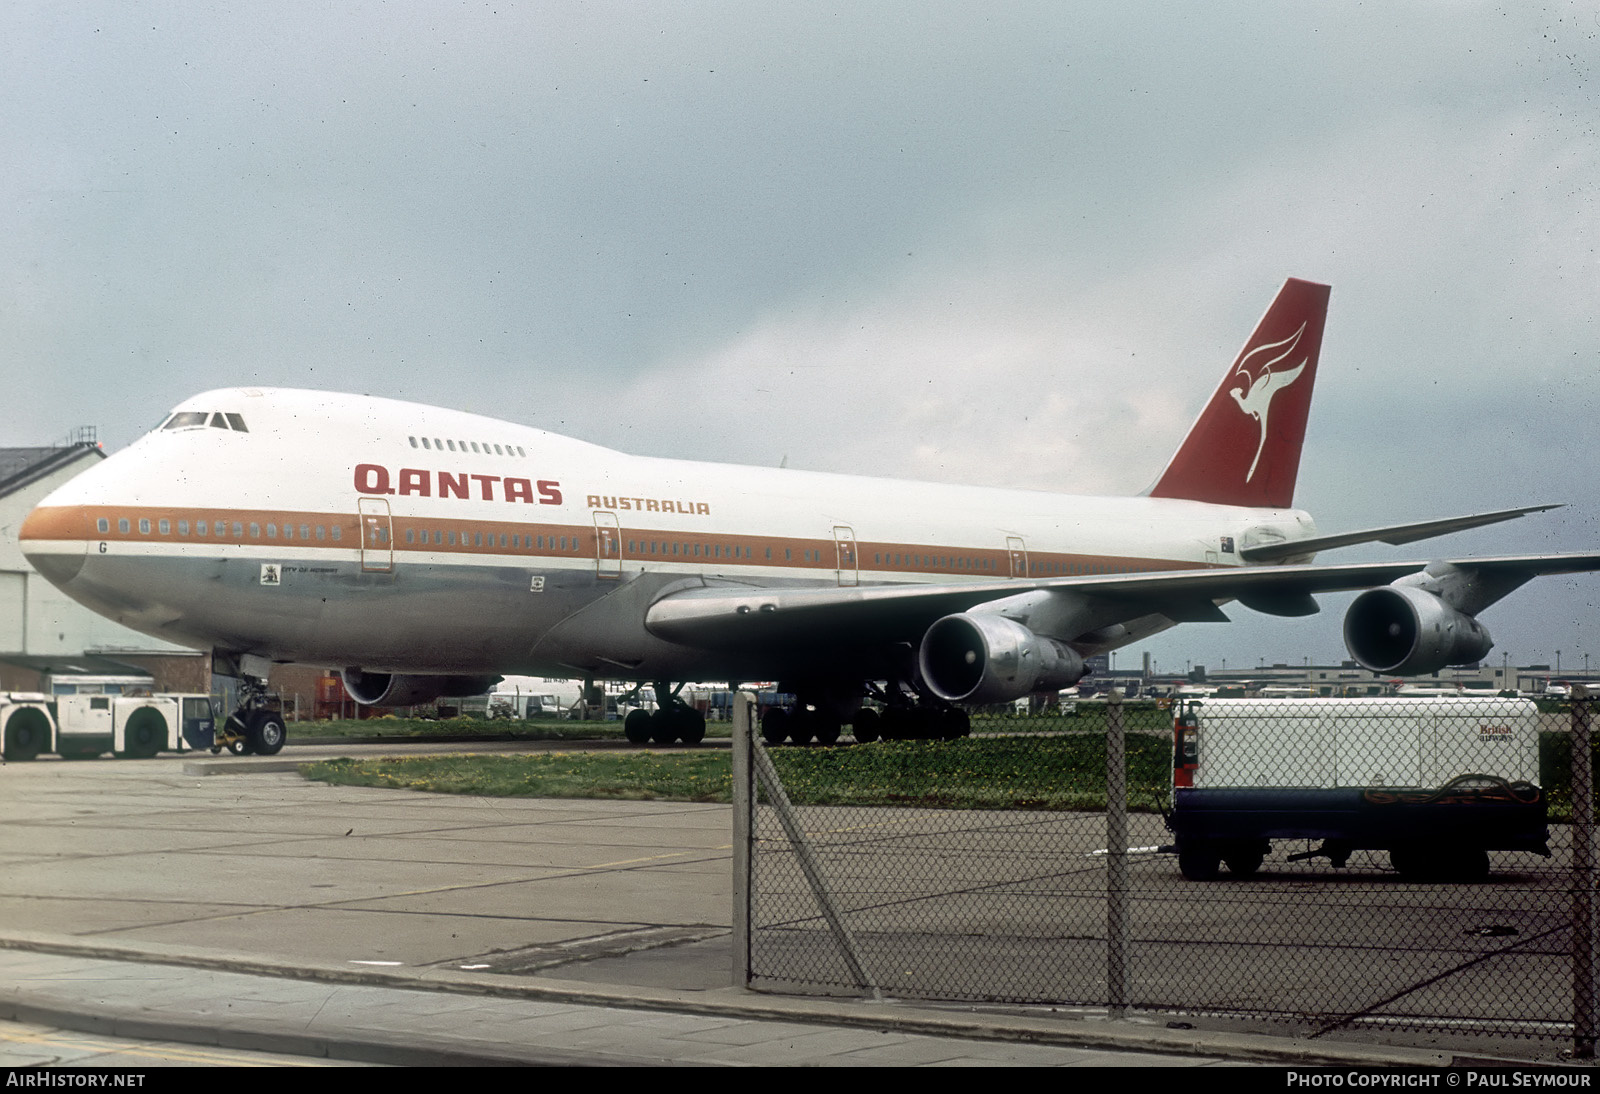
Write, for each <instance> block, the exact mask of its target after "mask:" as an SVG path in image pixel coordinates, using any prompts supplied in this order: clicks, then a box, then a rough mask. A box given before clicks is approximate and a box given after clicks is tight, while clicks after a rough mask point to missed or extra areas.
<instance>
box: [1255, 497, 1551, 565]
mask: <svg viewBox="0 0 1600 1094" xmlns="http://www.w3.org/2000/svg"><path fill="white" fill-rule="evenodd" d="M1560 508H1561V506H1560V505H1525V506H1523V507H1522V508H1520V509H1497V510H1495V511H1494V512H1493V513H1473V514H1472V515H1470V516H1465V517H1445V518H1443V519H1441V520H1424V521H1420V522H1418V523H1416V524H1391V525H1389V526H1388V527H1385V528H1368V529H1367V530H1366V531H1363V532H1342V533H1340V534H1339V535H1336V536H1313V537H1312V538H1310V539H1291V540H1284V541H1283V542H1282V543H1264V544H1261V545H1260V546H1256V547H1246V548H1244V549H1243V550H1241V551H1240V552H1239V557H1240V558H1242V559H1244V560H1245V561H1246V562H1252V563H1261V562H1276V561H1277V560H1279V559H1283V558H1299V557H1301V556H1305V555H1314V554H1316V553H1317V552H1319V551H1331V550H1333V548H1335V547H1350V546H1352V545H1354V544H1357V543H1387V544H1390V545H1391V546H1399V545H1400V544H1402V543H1415V542H1416V541H1417V540H1420V539H1431V538H1433V537H1434V536H1443V535H1448V534H1449V533H1451V532H1462V531H1465V530H1466V529H1468V528H1481V527H1483V526H1484V525H1485V524H1498V523H1500V522H1501V521H1503V520H1515V519H1516V518H1517V517H1520V516H1526V515H1527V514H1528V513H1542V512H1544V511H1545V510H1546V509H1560Z"/></svg>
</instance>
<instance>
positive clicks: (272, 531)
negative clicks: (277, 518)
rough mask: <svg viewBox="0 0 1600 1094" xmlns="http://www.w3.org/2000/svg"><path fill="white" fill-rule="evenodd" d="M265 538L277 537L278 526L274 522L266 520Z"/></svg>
mask: <svg viewBox="0 0 1600 1094" xmlns="http://www.w3.org/2000/svg"><path fill="white" fill-rule="evenodd" d="M267 538H268V539H277V538H278V526H277V525H276V524H273V523H271V522H268V524H267Z"/></svg>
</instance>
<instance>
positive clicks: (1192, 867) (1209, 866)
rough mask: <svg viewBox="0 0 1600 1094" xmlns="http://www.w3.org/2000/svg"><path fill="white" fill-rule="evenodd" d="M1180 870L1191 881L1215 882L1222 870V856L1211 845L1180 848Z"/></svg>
mask: <svg viewBox="0 0 1600 1094" xmlns="http://www.w3.org/2000/svg"><path fill="white" fill-rule="evenodd" d="M1178 870H1179V871H1180V872H1181V873H1182V874H1183V876H1184V877H1186V878H1188V879H1189V880H1190V881H1215V880H1217V875H1218V874H1219V873H1221V870H1222V855H1221V854H1219V853H1218V851H1217V849H1216V848H1215V847H1212V846H1210V845H1209V844H1200V845H1199V846H1195V847H1180V848H1178Z"/></svg>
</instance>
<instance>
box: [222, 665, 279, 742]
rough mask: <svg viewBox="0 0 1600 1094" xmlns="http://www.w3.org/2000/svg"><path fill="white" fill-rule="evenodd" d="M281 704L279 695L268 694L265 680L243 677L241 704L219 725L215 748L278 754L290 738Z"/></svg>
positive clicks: (240, 680) (240, 694)
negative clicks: (279, 707)
mask: <svg viewBox="0 0 1600 1094" xmlns="http://www.w3.org/2000/svg"><path fill="white" fill-rule="evenodd" d="M278 705H279V701H278V697H277V696H275V695H268V694H267V688H266V681H265V680H261V679H258V678H256V677H254V676H241V677H239V706H238V707H237V708H236V709H235V710H234V711H233V713H232V714H229V715H228V717H227V718H226V719H224V720H223V722H222V724H221V725H220V726H218V727H217V735H216V739H215V740H214V741H213V742H212V745H211V751H212V752H213V753H218V752H221V751H222V750H223V749H224V748H226V749H227V750H228V751H229V752H231V753H233V754H234V755H235V756H250V755H256V756H276V755H277V754H278V753H279V752H281V751H283V746H284V743H285V742H286V741H288V739H289V729H288V727H287V726H286V725H285V724H284V721H283V713H282V712H281V711H280V710H279V709H278Z"/></svg>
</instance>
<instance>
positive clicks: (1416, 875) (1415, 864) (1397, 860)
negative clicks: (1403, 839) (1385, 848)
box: [1389, 847, 1427, 881]
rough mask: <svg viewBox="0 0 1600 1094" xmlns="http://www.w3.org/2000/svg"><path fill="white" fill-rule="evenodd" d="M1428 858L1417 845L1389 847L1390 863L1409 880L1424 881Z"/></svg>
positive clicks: (1395, 870)
mask: <svg viewBox="0 0 1600 1094" xmlns="http://www.w3.org/2000/svg"><path fill="white" fill-rule="evenodd" d="M1426 861H1427V860H1426V858H1425V857H1424V856H1423V854H1422V852H1420V851H1418V850H1417V849H1416V848H1415V847H1391V848H1390V849H1389V865H1390V866H1392V867H1394V872H1395V873H1397V874H1399V875H1400V876H1401V877H1403V878H1405V879H1406V880H1407V881H1423V880H1426V879H1425V878H1424V874H1426V872H1427V871H1426V869H1425V868H1424V863H1425V862H1426Z"/></svg>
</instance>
